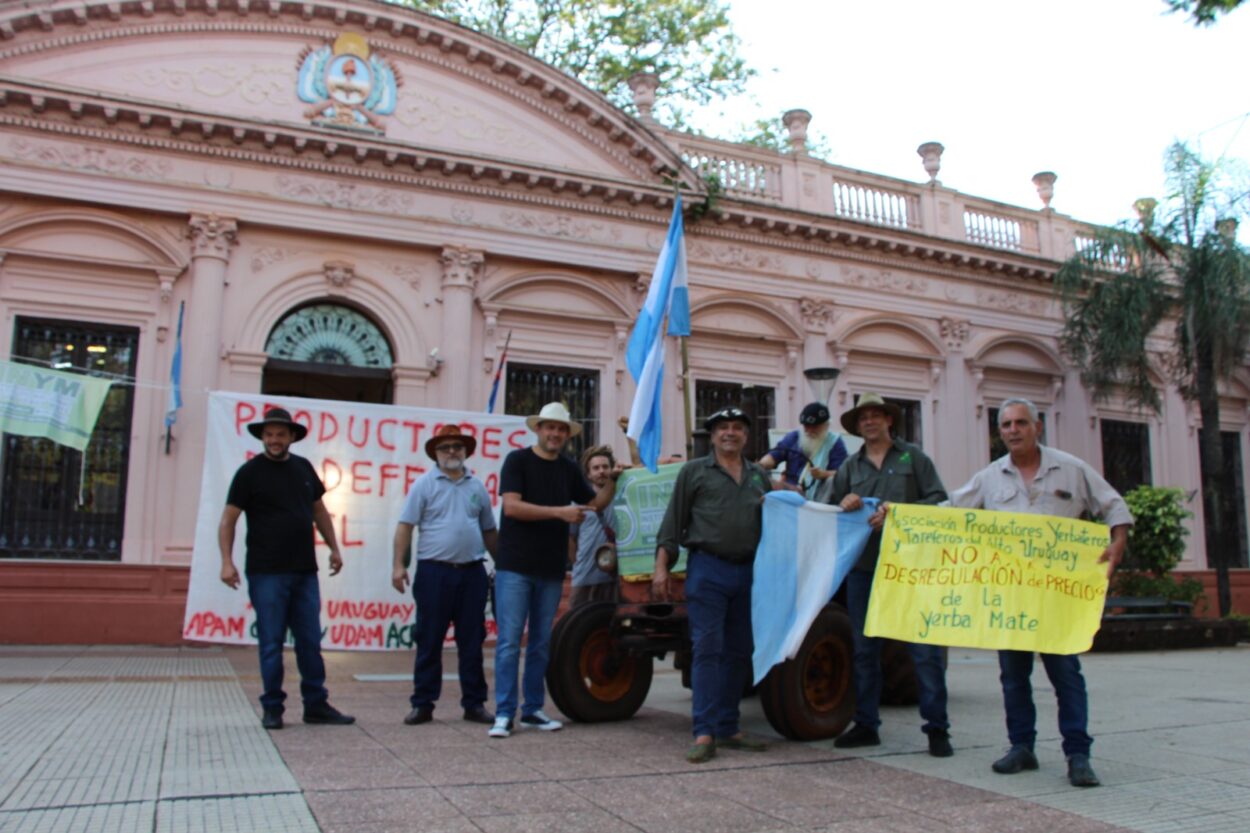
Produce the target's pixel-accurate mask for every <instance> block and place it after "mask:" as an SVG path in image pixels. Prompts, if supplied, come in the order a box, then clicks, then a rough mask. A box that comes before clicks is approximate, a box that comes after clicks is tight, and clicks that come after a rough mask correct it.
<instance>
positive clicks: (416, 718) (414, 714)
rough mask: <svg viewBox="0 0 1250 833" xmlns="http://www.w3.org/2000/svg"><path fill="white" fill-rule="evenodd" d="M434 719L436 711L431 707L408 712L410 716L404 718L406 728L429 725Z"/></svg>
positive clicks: (422, 707)
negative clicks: (423, 724)
mask: <svg viewBox="0 0 1250 833" xmlns="http://www.w3.org/2000/svg"><path fill="white" fill-rule="evenodd" d="M433 719H434V709H432V708H430V707H429V706H421V707H420V708H415V709H413V710H412V711H410V712H408V716H407V717H405V718H404V725H405V726H420V725H421V724H422V723H429V722H430V721H431V720H433Z"/></svg>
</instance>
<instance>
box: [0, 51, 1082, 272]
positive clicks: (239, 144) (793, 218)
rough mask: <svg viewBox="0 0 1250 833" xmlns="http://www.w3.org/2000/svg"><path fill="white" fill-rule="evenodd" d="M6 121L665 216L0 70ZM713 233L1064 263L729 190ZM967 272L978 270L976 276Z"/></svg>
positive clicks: (516, 173)
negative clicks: (740, 196) (739, 196)
mask: <svg viewBox="0 0 1250 833" xmlns="http://www.w3.org/2000/svg"><path fill="white" fill-rule="evenodd" d="M0 125H10V126H13V127H17V128H22V129H24V130H29V131H33V132H35V133H45V134H52V135H60V136H67V137H73V138H77V139H84V140H90V141H99V142H105V143H109V144H114V145H123V146H125V145H128V146H131V147H138V148H142V149H146V150H150V151H157V152H165V153H173V154H179V155H184V156H201V157H208V158H212V159H219V160H222V161H227V162H236V163H242V164H255V165H264V166H266V167H270V168H273V167H280V168H285V169H288V170H291V171H295V172H304V173H309V174H321V175H328V176H333V177H336V178H341V179H347V180H355V181H359V180H366V181H372V182H376V183H380V184H395V185H402V186H405V187H415V188H420V189H424V190H435V191H444V192H451V193H458V194H464V195H470V196H477V197H482V198H488V199H498V200H502V201H505V202H513V203H521V204H527V205H531V206H542V207H549V208H557V209H562V210H569V211H576V212H578V213H581V214H591V215H597V216H601V217H611V218H615V219H619V220H625V221H630V222H644V223H657V222H661V221H667V218H666V217H663V216H662V215H660V214H658V213H657V212H656V211H655V209H661V210H666V209H669V208H671V205H672V192H671V190H669V189H668V188H667V187H664V186H656V185H651V184H647V183H638V182H628V181H622V180H610V179H603V178H596V177H594V176H590V175H580V174H574V173H565V172H560V171H553V170H550V169H545V168H541V167H538V166H533V165H526V164H523V163H514V162H510V161H504V160H497V159H491V158H487V157H480V156H472V155H468V154H459V153H454V152H449V151H447V150H443V149H426V148H418V147H414V146H412V145H407V144H402V143H398V142H393V141H389V140H387V139H385V138H384V137H373V136H360V135H356V134H346V133H343V134H341V133H338V132H327V131H325V130H319V129H317V128H315V127H312V126H303V125H292V124H289V123H276V122H266V121H260V120H256V119H247V118H237V117H225V116H219V115H215V114H206V113H196V112H193V111H188V110H184V109H180V108H176V107H172V106H169V105H165V104H161V103H156V102H148V101H137V100H132V99H123V98H117V97H111V96H106V95H103V94H100V93H94V92H90V91H83V90H77V89H70V88H63V87H56V86H52V85H48V84H39V83H35V82H31V81H25V80H21V79H14V78H12V77H9V76H2V75H0ZM687 231H688V234H690V235H691V237H692V239H696V238H699V237H706V238H709V239H718V240H725V241H733V242H737V243H742V244H746V245H752V246H764V247H768V248H772V249H776V250H782V251H789V252H794V253H805V254H809V255H812V256H815V257H830V256H837V257H841V258H844V259H848V260H852V261H856V262H860V263H868V264H875V265H880V266H893V267H903V268H908V269H912V270H916V271H921V272H925V273H928V274H931V275H934V276H937V277H949V278H962V279H967V278H969V277H977V278H984V279H989V280H991V281H1005V282H1010V283H1009V284H1008V285H1009V286H1011V287H1013V288H1019V282H1020V281H1021V280H1024V281H1030V282H1035V283H1036V284H1037V288H1039V289H1040V288H1042V285H1045V284H1048V283H1049V281H1050V279H1051V278H1052V277H1053V274H1054V271H1055V269H1056V268H1057V266H1058V264H1056V263H1054V262H1052V261H1049V260H1045V259H1043V258H1039V257H1034V256H1030V255H1024V254H1020V253H1017V252H1009V251H1001V250H996V249H992V248H989V247H985V246H979V245H976V244H972V243H967V242H963V241H955V240H947V239H942V238H935V237H931V236H927V235H924V234H921V233H918V232H913V231H907V230H902V229H894V228H885V227H879V226H873V225H870V224H866V223H859V222H855V221H852V220H846V219H843V218H837V217H831V216H824V215H817V214H808V213H803V212H798V211H793V210H787V209H784V208H780V207H777V206H774V205H768V204H763V203H757V202H753V201H746V200H731V199H728V198H725V199H722V200H720V201H718V202H717V204H716V208H715V210H714V212H713V214H712V215H710V216H709V217H708V218H707V219H704V220H702V221H699V222H693V221H688V224H687ZM970 273H971V274H970Z"/></svg>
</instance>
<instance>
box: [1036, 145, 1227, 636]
mask: <svg viewBox="0 0 1250 833" xmlns="http://www.w3.org/2000/svg"><path fill="white" fill-rule="evenodd" d="M1166 173H1167V182H1168V186H1169V188H1170V190H1171V193H1170V194H1169V195H1168V198H1167V199H1166V200H1165V201H1164V203H1163V204H1162V205H1160V204H1159V203H1158V202H1157V201H1155V200H1153V199H1141V200H1138V201H1137V202H1136V203H1135V204H1134V207H1135V208H1136V209H1137V215H1138V221H1137V223H1136V224H1133V225H1129V224H1122V225H1121V226H1119V227H1116V228H1106V229H1100V230H1098V231H1097V232H1096V233H1095V235H1094V236H1093V237H1092V238H1091V239H1090V240H1089V241H1088V242H1087V243H1086V244H1085V245H1082V246H1080V247H1079V251H1078V252H1077V253H1076V254H1075V255H1073V256H1072V257H1071V258H1069V259H1068V260H1067V261H1066V262H1064V264H1063V265H1062V266H1061V267H1060V269H1059V272H1058V274H1057V275H1056V277H1055V288H1056V291H1057V292H1058V293H1059V296H1060V298H1061V300H1062V302H1063V304H1064V308H1065V311H1066V312H1067V321H1066V323H1065V325H1064V329H1063V332H1062V334H1061V336H1060V339H1061V342H1062V345H1063V348H1064V351H1065V353H1067V355H1068V356H1069V357H1070V358H1071V359H1072V361H1073V362H1074V363H1075V364H1076V366H1077V367H1079V368H1080V370H1081V374H1082V379H1083V381H1084V382H1085V384H1086V385H1087V387H1089V388H1090V390H1091V391H1092V392H1093V394H1094V397H1095V399H1101V398H1105V397H1106V396H1108V395H1109V394H1110V393H1111V392H1112V391H1116V390H1118V391H1122V392H1124V393H1125V395H1126V396H1127V398H1128V399H1129V401H1130V403H1132V404H1136V405H1138V406H1139V407H1142V408H1149V409H1151V410H1154V411H1156V412H1158V410H1159V407H1160V401H1159V392H1158V390H1157V389H1156V388H1155V385H1154V384H1153V382H1152V381H1151V378H1150V375H1151V370H1152V367H1151V361H1150V354H1149V353H1148V351H1147V339H1148V338H1149V337H1150V336H1151V334H1152V333H1154V332H1155V330H1156V329H1157V328H1158V327H1159V326H1160V325H1161V324H1163V323H1164V322H1165V319H1167V318H1169V317H1170V318H1172V319H1174V321H1175V327H1174V329H1173V331H1172V334H1171V340H1170V344H1169V346H1168V349H1167V350H1165V351H1164V353H1163V357H1162V358H1163V361H1162V365H1163V366H1164V369H1166V370H1167V371H1170V375H1171V376H1172V378H1173V379H1174V380H1175V381H1176V383H1177V385H1178V388H1179V390H1180V392H1181V395H1182V396H1183V397H1184V398H1185V399H1186V400H1188V401H1196V402H1197V403H1198V409H1199V412H1200V413H1201V416H1202V427H1201V428H1200V429H1199V432H1198V448H1199V457H1200V460H1201V467H1202V506H1203V512H1204V514H1205V516H1206V522H1207V528H1208V530H1209V532H1210V534H1209V535H1208V540H1209V541H1217V542H1223V541H1225V540H1226V539H1225V537H1224V533H1225V531H1226V530H1227V529H1228V528H1229V527H1228V521H1229V520H1230V519H1228V518H1225V517H1223V514H1224V513H1223V510H1222V507H1223V502H1222V500H1221V495H1220V487H1221V484H1220V478H1221V474H1222V472H1223V471H1224V454H1223V446H1222V443H1221V440H1220V420H1219V410H1220V401H1219V390H1218V383H1219V381H1220V380H1224V379H1228V378H1229V377H1230V376H1231V375H1232V374H1233V372H1234V371H1235V370H1236V369H1237V368H1238V367H1241V366H1243V365H1244V364H1245V354H1246V346H1247V342H1248V340H1250V257H1248V256H1247V253H1246V250H1245V249H1243V248H1242V247H1241V246H1239V245H1238V243H1237V240H1236V230H1237V215H1238V213H1239V209H1241V208H1242V207H1243V206H1244V204H1245V200H1246V196H1247V195H1246V194H1245V193H1244V192H1243V193H1236V192H1235V191H1232V190H1231V189H1229V188H1227V187H1226V186H1225V184H1224V183H1225V180H1224V176H1223V173H1222V171H1221V169H1220V167H1219V166H1218V165H1214V164H1211V163H1208V162H1206V161H1204V160H1203V159H1202V158H1201V157H1199V156H1198V155H1197V154H1195V153H1194V152H1192V151H1191V150H1189V148H1188V147H1186V146H1185V145H1184V144H1180V143H1177V144H1174V145H1172V146H1171V147H1170V148H1169V149H1168V152H1167V155H1166ZM1230 550H1231V548H1230V547H1227V546H1219V547H1217V548H1216V551H1215V552H1210V553H1208V559H1209V560H1210V561H1212V562H1213V564H1214V566H1215V570H1216V590H1217V595H1218V606H1219V612H1220V615H1221V616H1227V615H1228V613H1229V610H1230V607H1231V603H1232V600H1231V593H1230V589H1229V581H1228V569H1229V561H1230V560H1231V557H1230Z"/></svg>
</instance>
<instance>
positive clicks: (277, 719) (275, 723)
mask: <svg viewBox="0 0 1250 833" xmlns="http://www.w3.org/2000/svg"><path fill="white" fill-rule="evenodd" d="M260 725H261V726H264V727H265V728H266V729H269V730H270V731H275V730H277V729H281V728H282V712H280V711H277V710H276V709H265V713H264V714H263V715H262V716H261V718H260Z"/></svg>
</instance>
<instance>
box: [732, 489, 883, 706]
mask: <svg viewBox="0 0 1250 833" xmlns="http://www.w3.org/2000/svg"><path fill="white" fill-rule="evenodd" d="M876 507H877V500H876V498H865V499H864V505H863V507H861V508H860V509H857V510H855V511H854V512H845V511H843V510H842V509H841V508H839V507H836V506H830V505H828V504H825V503H815V502H813V501H807V500H804V499H803V496H802V495H800V494H798V493H797V492H787V491H778V492H770V493H769V494H767V495H765V497H764V526H763V532H762V534H761V535H760V545H759V548H758V549H757V550H756V551H755V580H754V584H753V585H752V587H751V631H752V634H753V635H754V637H755V654H754V655H753V656H752V658H751V659H752V665H753V672H754V680H755V683H756V685H758V684H759V682H760V681H761V680H763V679H764V677H765V675H767V674H768V671H769V669H771V668H772V667H773V666H774V665H777V664H778V663H781V662H784V661H786V660H788V659H794V656H795V654H797V653H798V651H799V647H800V646H801V645H802V644H803V638H804V637H805V636H807V629H808V628H810V627H811V626H812V622H814V621H816V617H817V616H818V615H820V611H821V608H823V607H824V606H825V605H826V604H827V603H828V602H829V600H830V599H832V598H833V594H834V593H836V592H837V590H838V587H839V586H840V585H841V584H842V582H843V580H844V579H845V578H846V574H847V573H849V572H850V571H851V567H853V566H855V561H856V560H857V559H858V558H859V554H860V552H861V551H862V550H863V549H864V545H865V544H867V543H868V536H869V535H870V534H871V533H872V529H871V527H869V526H868V517H869V516H870V515H872V513H873V512H875V511H876Z"/></svg>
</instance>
